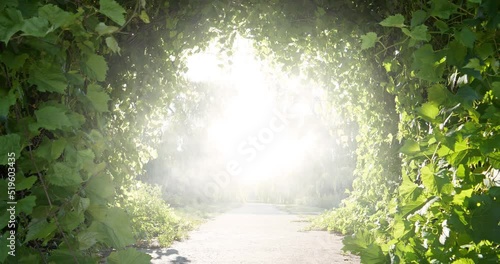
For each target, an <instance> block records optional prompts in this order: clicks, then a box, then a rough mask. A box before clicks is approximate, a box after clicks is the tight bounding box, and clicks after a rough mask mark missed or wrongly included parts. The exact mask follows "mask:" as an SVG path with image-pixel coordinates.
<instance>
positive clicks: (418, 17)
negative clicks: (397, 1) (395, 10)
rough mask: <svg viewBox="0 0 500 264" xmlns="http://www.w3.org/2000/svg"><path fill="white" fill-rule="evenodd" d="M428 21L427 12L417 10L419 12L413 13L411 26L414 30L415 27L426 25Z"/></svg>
mask: <svg viewBox="0 0 500 264" xmlns="http://www.w3.org/2000/svg"><path fill="white" fill-rule="evenodd" d="M426 19H427V12H425V11H424V10H417V11H415V12H413V14H412V16H411V23H410V26H411V27H412V28H413V27H415V26H418V25H420V24H422V23H424V22H425V20H426Z"/></svg>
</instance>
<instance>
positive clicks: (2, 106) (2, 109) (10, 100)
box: [0, 89, 17, 116]
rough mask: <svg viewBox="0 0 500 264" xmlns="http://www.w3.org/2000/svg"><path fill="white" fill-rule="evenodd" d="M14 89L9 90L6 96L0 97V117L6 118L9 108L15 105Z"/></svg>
mask: <svg viewBox="0 0 500 264" xmlns="http://www.w3.org/2000/svg"><path fill="white" fill-rule="evenodd" d="M16 99H17V98H16V94H15V89H10V90H9V92H8V93H7V95H0V116H7V115H8V114H9V110H10V107H11V106H13V105H14V104H16Z"/></svg>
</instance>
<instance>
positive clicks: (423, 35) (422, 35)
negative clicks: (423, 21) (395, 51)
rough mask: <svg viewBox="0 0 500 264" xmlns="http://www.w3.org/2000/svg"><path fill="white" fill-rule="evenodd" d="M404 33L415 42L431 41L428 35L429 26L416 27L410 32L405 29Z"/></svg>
mask: <svg viewBox="0 0 500 264" xmlns="http://www.w3.org/2000/svg"><path fill="white" fill-rule="evenodd" d="M402 31H403V33H404V34H405V35H407V36H409V37H410V38H412V39H414V40H423V41H429V40H430V35H428V34H427V26H426V25H420V26H416V27H415V28H413V29H412V30H411V31H409V30H408V29H406V28H403V29H402Z"/></svg>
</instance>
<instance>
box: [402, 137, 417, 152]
mask: <svg viewBox="0 0 500 264" xmlns="http://www.w3.org/2000/svg"><path fill="white" fill-rule="evenodd" d="M399 151H400V152H401V153H403V154H406V155H413V154H415V153H418V152H420V145H419V144H418V143H417V142H416V141H413V140H407V141H406V142H405V144H404V145H403V146H402V147H401V149H400V150H399Z"/></svg>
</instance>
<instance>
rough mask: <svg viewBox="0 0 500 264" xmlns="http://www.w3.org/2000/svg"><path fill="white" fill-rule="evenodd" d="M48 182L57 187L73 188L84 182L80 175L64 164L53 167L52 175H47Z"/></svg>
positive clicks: (58, 163)
mask: <svg viewBox="0 0 500 264" xmlns="http://www.w3.org/2000/svg"><path fill="white" fill-rule="evenodd" d="M47 181H48V182H49V183H50V184H53V185H56V186H72V185H77V184H80V183H82V182H83V180H82V178H81V176H80V173H79V172H78V171H77V170H76V169H75V168H72V167H70V166H68V165H66V163H64V162H57V163H55V164H54V165H53V167H52V171H51V173H48V174H47Z"/></svg>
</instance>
